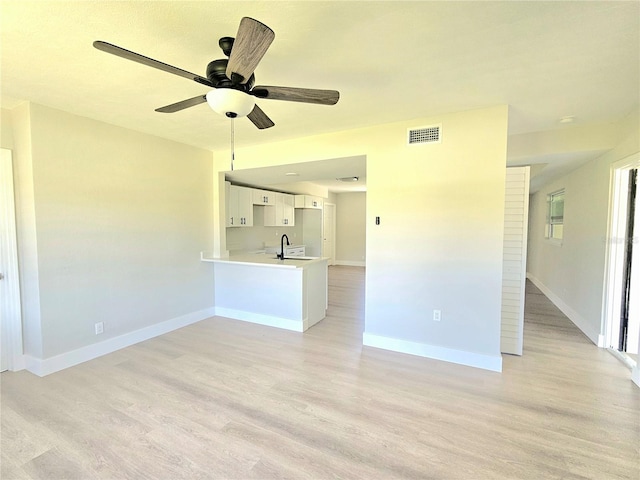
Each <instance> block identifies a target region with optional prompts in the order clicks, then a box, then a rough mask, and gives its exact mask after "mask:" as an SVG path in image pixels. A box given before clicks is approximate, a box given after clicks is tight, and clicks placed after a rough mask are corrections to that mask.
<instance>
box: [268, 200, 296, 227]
mask: <svg viewBox="0 0 640 480" xmlns="http://www.w3.org/2000/svg"><path fill="white" fill-rule="evenodd" d="M275 196H276V198H275V205H267V206H266V207H265V209H264V226H265V227H282V226H284V227H293V226H294V225H295V208H294V205H295V197H294V195H289V194H287V193H276V194H275Z"/></svg>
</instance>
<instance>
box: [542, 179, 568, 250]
mask: <svg viewBox="0 0 640 480" xmlns="http://www.w3.org/2000/svg"><path fill="white" fill-rule="evenodd" d="M563 230H564V189H563V190H558V191H557V192H553V193H550V194H549V195H547V228H546V229H545V236H546V237H547V238H548V239H550V240H555V241H558V242H560V241H561V240H562V235H563Z"/></svg>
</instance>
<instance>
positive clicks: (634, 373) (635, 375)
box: [631, 365, 640, 387]
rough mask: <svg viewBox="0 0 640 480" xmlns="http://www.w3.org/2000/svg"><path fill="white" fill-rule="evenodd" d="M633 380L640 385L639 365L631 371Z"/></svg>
mask: <svg viewBox="0 0 640 480" xmlns="http://www.w3.org/2000/svg"><path fill="white" fill-rule="evenodd" d="M631 380H632V381H633V383H635V384H636V385H637V386H638V387H640V367H638V365H636V366H635V367H633V370H632V371H631Z"/></svg>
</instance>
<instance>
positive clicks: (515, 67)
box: [0, 0, 640, 162]
mask: <svg viewBox="0 0 640 480" xmlns="http://www.w3.org/2000/svg"><path fill="white" fill-rule="evenodd" d="M0 8H1V11H0V17H1V18H0V21H1V24H0V26H1V34H2V37H1V45H2V52H1V71H2V83H1V96H0V100H1V103H2V106H3V107H4V108H12V107H13V106H15V105H16V104H17V103H19V102H21V101H32V102H36V103H39V104H42V105H47V106H50V107H53V108H58V109H61V110H65V111H68V112H71V113H74V114H77V115H81V116H86V117H90V118H94V119H97V120H102V121H105V122H108V123H112V124H116V125H121V126H123V127H127V128H131V129H134V130H138V131H143V132H147V133H151V134H154V135H158V136H161V137H165V138H169V139H173V140H176V141H179V142H182V143H187V144H190V145H195V146H199V147H203V148H207V149H212V150H221V149H228V143H229V120H228V119H226V118H223V117H221V116H218V115H217V114H215V113H214V112H212V111H211V110H210V109H209V107H208V106H207V105H206V104H202V105H199V106H196V107H193V108H190V109H187V110H184V111H182V112H179V113H174V114H161V113H156V112H154V109H155V108H157V107H160V106H163V105H167V104H170V103H174V102H176V101H179V100H183V99H186V98H189V97H193V96H196V95H198V94H204V93H206V90H207V89H206V87H203V86H202V85H199V84H197V83H195V82H192V81H190V80H187V79H184V78H181V77H177V76H173V75H171V74H168V73H165V72H162V71H159V70H155V69H152V68H150V67H146V66H144V65H140V64H136V63H134V62H131V61H127V60H124V59H122V58H118V57H115V56H113V55H109V54H106V53H104V52H101V51H98V50H96V49H95V48H93V46H92V42H93V41H94V40H104V41H108V42H110V43H114V44H116V45H118V46H121V47H124V48H126V49H129V50H133V51H135V52H138V53H140V54H143V55H146V56H149V57H152V58H155V59H157V60H160V61H163V62H165V63H169V64H171V65H174V66H177V67H180V68H183V69H185V70H188V71H192V72H194V73H198V74H201V75H204V69H205V67H206V65H207V63H208V62H209V61H211V60H213V59H217V58H222V57H223V55H222V53H221V51H220V49H219V47H218V44H217V42H218V39H219V38H220V37H222V36H235V33H236V31H237V27H238V23H239V21H240V18H241V17H243V16H251V17H254V18H256V19H258V20H260V21H261V22H263V23H265V24H267V25H269V26H270V27H271V28H272V29H273V30H274V31H275V33H276V37H275V41H274V42H273V44H272V45H271V47H270V49H269V51H268V52H267V54H266V55H265V57H264V58H263V60H262V62H261V63H260V65H259V66H258V68H257V70H256V83H257V84H263V85H265V84H266V85H284V86H295V87H308V88H328V89H336V90H339V91H340V93H341V99H340V101H339V103H338V104H337V105H336V106H331V107H327V106H318V105H307V104H300V103H291V102H282V101H274V100H271V101H270V100H261V101H259V102H258V103H259V105H260V107H261V108H262V109H263V110H264V111H265V112H266V113H267V114H268V115H269V116H270V117H271V118H272V119H273V121H274V122H275V124H276V126H275V127H273V128H270V129H267V130H262V131H259V130H257V129H256V128H255V127H254V126H253V125H252V124H251V123H250V122H249V121H248V120H247V119H239V120H237V121H236V128H235V139H236V145H237V146H248V145H255V144H260V143H263V142H274V141H278V140H284V139H288V138H294V137H300V136H309V135H314V134H320V133H326V132H333V131H339V130H346V129H351V128H357V127H362V126H366V125H373V124H380V123H387V122H392V121H398V120H405V119H411V118H418V117H424V116H430V115H437V114H440V113H447V112H455V111H462V110H470V109H474V108H481V107H486V106H492V105H496V104H509V105H510V106H511V108H510V121H509V129H510V134H526V133H529V132H540V131H553V130H557V129H561V128H566V126H563V125H561V124H559V119H560V118H561V117H563V116H567V115H572V116H575V119H576V125H590V124H594V125H596V124H611V123H615V122H618V121H620V120H621V119H622V118H624V117H625V116H627V115H628V114H629V113H630V112H631V111H633V110H634V109H637V108H638V98H639V90H640V89H639V84H640V80H639V64H640V49H639V45H640V38H639V31H640V3H639V2H637V1H631V2H617V1H602V2H599V1H594V2H581V1H578V2H575V1H556V2H510V1H502V2H485V1H474V2H457V1H456V2H454V1H451V2H448V1H443V2H425V1H411V2H399V1H384V2H364V1H357V2H349V1H333V2H320V1H319V2H306V1H292V2H287V1H277V2H275V1H258V2H254V1H247V2H244V1H196V2H191V1H134V2H127V1H73V2H65V1H25V0H18V1H13V0H1V1H0ZM569 153H570V152H569ZM545 155H546V157H545V158H547V159H550V161H554V159H555V160H558V161H560V160H561V159H560V156H558V155H556V156H554V152H545ZM582 155H583V157H584V153H582ZM569 157H571V155H569ZM575 158H578V156H576V157H575ZM562 159H563V160H565V161H571V158H568V157H567V152H563V156H562ZM583 160H584V158H583ZM533 162H535V159H534V160H533Z"/></svg>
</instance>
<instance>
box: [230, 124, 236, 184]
mask: <svg viewBox="0 0 640 480" xmlns="http://www.w3.org/2000/svg"><path fill="white" fill-rule="evenodd" d="M235 148H236V147H235V139H234V131H233V118H232V119H231V171H232V172H233V161H234V160H235V158H236V152H235Z"/></svg>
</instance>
